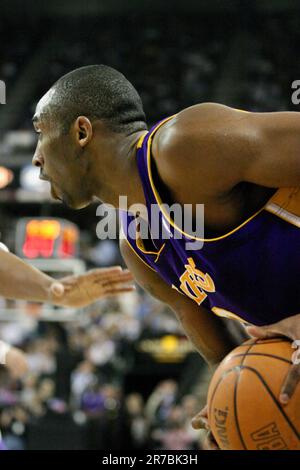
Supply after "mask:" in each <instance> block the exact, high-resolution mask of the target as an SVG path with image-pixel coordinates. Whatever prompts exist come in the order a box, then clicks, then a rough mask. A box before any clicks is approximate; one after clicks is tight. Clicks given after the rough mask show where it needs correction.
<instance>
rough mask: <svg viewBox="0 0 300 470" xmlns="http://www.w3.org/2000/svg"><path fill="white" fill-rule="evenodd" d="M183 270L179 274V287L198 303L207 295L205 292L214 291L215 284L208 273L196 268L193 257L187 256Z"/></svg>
mask: <svg viewBox="0 0 300 470" xmlns="http://www.w3.org/2000/svg"><path fill="white" fill-rule="evenodd" d="M184 267H185V271H184V273H183V274H182V276H180V278H179V280H180V282H181V284H180V289H181V290H182V291H183V292H184V293H185V294H186V295H187V296H188V297H190V298H191V299H193V300H194V301H195V302H196V303H197V304H198V305H200V304H201V303H202V302H203V300H204V299H206V297H207V293H206V292H215V291H216V289H215V284H214V281H213V280H212V278H211V277H210V275H209V274H207V273H206V274H205V273H203V272H202V271H200V269H197V268H196V265H195V262H194V260H193V258H188V264H186V265H185V266H184Z"/></svg>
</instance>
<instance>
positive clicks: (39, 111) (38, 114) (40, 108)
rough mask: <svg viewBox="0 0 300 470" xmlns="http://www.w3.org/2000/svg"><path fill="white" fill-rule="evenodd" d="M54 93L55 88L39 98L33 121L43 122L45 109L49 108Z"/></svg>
mask: <svg viewBox="0 0 300 470" xmlns="http://www.w3.org/2000/svg"><path fill="white" fill-rule="evenodd" d="M53 95H54V90H53V89H50V90H48V91H47V93H45V94H44V96H42V98H41V99H40V100H39V102H38V104H37V105H36V108H35V113H34V116H33V118H32V122H33V123H34V124H38V123H40V122H41V120H42V116H43V115H44V114H45V111H46V109H47V108H48V106H49V104H50V102H51V99H52V98H53Z"/></svg>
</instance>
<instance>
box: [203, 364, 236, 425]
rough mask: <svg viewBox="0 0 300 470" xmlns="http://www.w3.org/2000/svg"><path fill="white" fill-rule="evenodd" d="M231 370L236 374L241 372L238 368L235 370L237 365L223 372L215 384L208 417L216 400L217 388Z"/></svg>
mask: <svg viewBox="0 0 300 470" xmlns="http://www.w3.org/2000/svg"><path fill="white" fill-rule="evenodd" d="M230 372H234V373H235V374H237V373H238V372H239V370H238V369H236V370H235V367H232V369H230V370H226V371H225V372H223V374H222V375H221V377H220V378H219V380H218V382H217V383H216V385H215V388H214V391H213V392H212V396H211V399H210V407H209V409H208V417H210V416H211V409H212V403H213V401H214V397H215V394H216V392H217V389H218V387H219V385H220V383H221V382H222V381H223V378H224V377H225V376H226V375H227V373H228V374H229V373H230Z"/></svg>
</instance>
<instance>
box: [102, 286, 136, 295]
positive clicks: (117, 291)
mask: <svg viewBox="0 0 300 470" xmlns="http://www.w3.org/2000/svg"><path fill="white" fill-rule="evenodd" d="M134 290H135V287H134V286H129V287H119V288H118V289H108V290H106V291H105V295H106V296H113V295H117V294H124V293H126V292H132V291H134Z"/></svg>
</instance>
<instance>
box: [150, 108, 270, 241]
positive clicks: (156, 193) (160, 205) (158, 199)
mask: <svg viewBox="0 0 300 470" xmlns="http://www.w3.org/2000/svg"><path fill="white" fill-rule="evenodd" d="M175 116H176V114H174V115H173V116H170V117H168V118H166V119H164V120H163V121H162V122H161V123H159V124H158V126H157V127H156V128H155V129H154V130H153V131H152V132H151V134H150V136H149V140H148V143H147V166H148V176H149V181H150V184H151V188H152V191H153V194H154V196H155V199H156V202H157V203H158V205H159V207H160V210H161V212H162V214H163V215H164V217H165V218H166V219H167V221H168V222H169V224H171V225H172V227H174V228H175V229H176V230H178V231H179V232H180V233H182V234H183V235H185V236H186V237H188V238H190V239H192V240H198V241H201V242H215V241H218V240H223V239H224V238H226V237H228V236H229V235H231V234H232V233H234V232H236V231H237V230H239V229H240V228H242V227H243V226H244V225H246V224H247V223H248V222H250V220H252V219H254V217H256V216H257V215H258V214H259V213H260V212H262V211H263V210H264V208H265V206H264V207H262V208H261V209H259V210H258V211H257V212H255V214H253V215H252V216H250V217H249V218H248V219H247V220H245V221H244V222H243V223H242V224H240V225H239V226H238V227H236V228H234V229H233V230H231V231H230V232H228V233H225V234H224V235H221V236H220V237H216V238H199V237H195V236H193V235H190V234H188V233H186V232H184V231H183V230H181V229H180V228H179V227H177V225H176V224H175V223H174V222H173V220H172V219H170V218H169V215H168V213H167V212H166V211H165V209H164V207H163V203H162V200H161V198H160V195H159V194H158V192H157V189H156V188H155V186H154V182H153V177H152V171H151V142H152V137H153V135H154V133H155V132H156V131H157V130H158V129H159V128H160V127H161V126H162V125H163V124H164V123H165V122H167V121H169V120H170V119H172V118H173V117H175Z"/></svg>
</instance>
